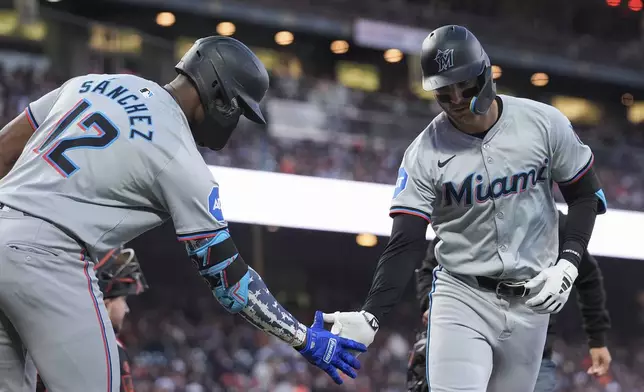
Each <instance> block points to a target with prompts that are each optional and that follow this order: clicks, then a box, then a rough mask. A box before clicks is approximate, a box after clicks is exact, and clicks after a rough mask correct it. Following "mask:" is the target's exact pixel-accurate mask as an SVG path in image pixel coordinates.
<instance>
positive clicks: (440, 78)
mask: <svg viewBox="0 0 644 392" xmlns="http://www.w3.org/2000/svg"><path fill="white" fill-rule="evenodd" d="M484 70H485V63H483V62H481V63H475V64H468V65H464V66H462V67H457V68H452V69H450V70H447V71H444V72H441V73H440V74H438V75H431V76H423V90H425V91H434V90H437V89H439V88H443V87H445V86H449V85H450V84H455V83H461V82H465V81H467V80H471V79H474V78H476V77H478V76H479V75H481V73H483V71H484Z"/></svg>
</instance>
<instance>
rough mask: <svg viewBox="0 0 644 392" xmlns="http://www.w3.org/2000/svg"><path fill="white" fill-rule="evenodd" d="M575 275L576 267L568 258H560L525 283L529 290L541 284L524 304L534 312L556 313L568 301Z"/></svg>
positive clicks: (576, 273)
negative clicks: (537, 291) (535, 293)
mask: <svg viewBox="0 0 644 392" xmlns="http://www.w3.org/2000/svg"><path fill="white" fill-rule="evenodd" d="M577 275H578V272H577V267H575V266H574V265H573V264H572V263H571V262H570V261H568V260H565V259H560V260H559V261H558V262H557V264H555V265H553V266H552V267H548V268H546V269H544V270H543V271H541V272H540V273H539V275H537V276H535V277H534V278H532V279H530V280H529V281H528V282H527V283H526V284H525V288H527V289H530V290H531V291H532V290H533V289H535V288H537V287H539V286H542V287H541V290H540V291H539V293H538V294H537V295H536V296H534V297H533V298H530V299H529V300H527V301H526V303H525V304H526V306H528V307H529V308H531V309H532V310H533V311H534V312H536V313H541V314H546V313H558V312H559V311H560V310H561V308H563V306H564V304H565V303H566V301H568V296H570V291H571V290H572V284H573V282H574V281H575V279H577Z"/></svg>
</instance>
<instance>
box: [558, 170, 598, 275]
mask: <svg viewBox="0 0 644 392" xmlns="http://www.w3.org/2000/svg"><path fill="white" fill-rule="evenodd" d="M560 190H561V194H562V195H563V197H564V199H566V203H567V204H568V219H567V223H566V227H565V228H564V230H563V238H561V239H560V240H561V243H562V246H561V250H560V255H559V258H562V259H566V260H568V261H570V262H571V263H573V264H574V265H575V266H577V267H578V268H579V263H580V262H581V258H582V256H583V255H584V253H585V252H586V248H587V247H588V242H589V241H590V237H591V235H592V233H593V228H594V227H595V218H596V217H597V214H598V213H603V212H605V211H606V208H605V206H606V200H605V199H604V197H603V192H601V188H600V185H599V181H598V180H597V178H596V176H595V173H594V171H593V170H590V171H588V172H587V173H586V174H585V175H584V176H583V177H582V178H580V179H579V180H578V181H577V182H575V183H573V184H568V185H566V186H560Z"/></svg>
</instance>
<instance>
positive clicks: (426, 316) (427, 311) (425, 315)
mask: <svg viewBox="0 0 644 392" xmlns="http://www.w3.org/2000/svg"><path fill="white" fill-rule="evenodd" d="M423 324H424V325H425V326H427V324H429V309H427V310H426V311H425V313H423Z"/></svg>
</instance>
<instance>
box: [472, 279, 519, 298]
mask: <svg viewBox="0 0 644 392" xmlns="http://www.w3.org/2000/svg"><path fill="white" fill-rule="evenodd" d="M476 281H477V282H478V284H479V287H481V288H483V289H485V290H489V291H493V292H494V293H496V295H498V296H499V297H525V296H527V295H529V294H530V289H526V288H525V284H526V281H519V282H516V281H511V280H499V279H494V278H489V277H487V276H477V277H476Z"/></svg>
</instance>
